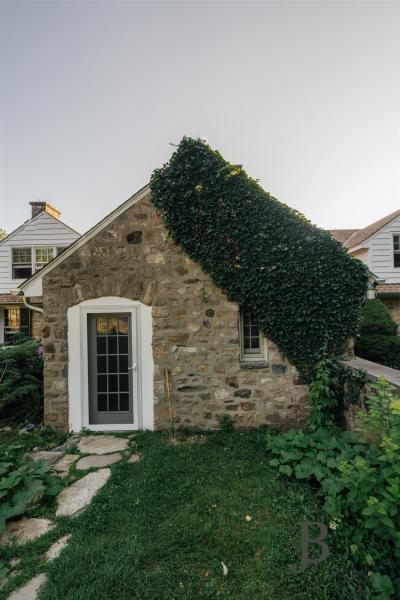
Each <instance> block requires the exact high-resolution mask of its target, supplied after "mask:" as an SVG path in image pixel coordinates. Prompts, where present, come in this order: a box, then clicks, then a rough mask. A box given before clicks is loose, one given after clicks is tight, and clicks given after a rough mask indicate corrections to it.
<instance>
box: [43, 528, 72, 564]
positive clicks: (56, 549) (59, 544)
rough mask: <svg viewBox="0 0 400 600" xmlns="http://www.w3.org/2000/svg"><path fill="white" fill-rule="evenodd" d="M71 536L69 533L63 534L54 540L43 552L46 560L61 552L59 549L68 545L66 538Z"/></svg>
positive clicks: (55, 556) (52, 558)
mask: <svg viewBox="0 0 400 600" xmlns="http://www.w3.org/2000/svg"><path fill="white" fill-rule="evenodd" d="M70 537H71V534H70V533H67V535H64V536H63V537H62V538H60V539H59V540H57V541H56V542H54V544H53V545H52V546H50V548H49V549H48V550H47V552H46V554H45V558H46V560H54V559H55V558H57V557H58V556H59V554H61V551H62V550H64V548H65V547H66V546H67V545H68V540H69V538H70Z"/></svg>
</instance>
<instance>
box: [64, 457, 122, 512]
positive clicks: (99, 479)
mask: <svg viewBox="0 0 400 600" xmlns="http://www.w3.org/2000/svg"><path fill="white" fill-rule="evenodd" d="M110 475H111V471H110V469H100V470H99V471H95V472H94V473H89V474H88V475H85V477H82V479H78V481H75V483H73V484H72V485H70V486H69V487H67V488H65V489H64V490H63V491H62V492H61V494H60V495H59V496H58V498H57V511H56V516H57V517H71V516H72V515H75V514H76V513H78V512H80V511H81V510H82V509H84V508H86V506H87V505H88V504H90V502H91V500H92V498H93V496H94V495H95V494H96V492H97V491H98V490H99V489H100V488H101V487H103V485H104V484H105V483H106V481H107V480H108V478H109V477H110Z"/></svg>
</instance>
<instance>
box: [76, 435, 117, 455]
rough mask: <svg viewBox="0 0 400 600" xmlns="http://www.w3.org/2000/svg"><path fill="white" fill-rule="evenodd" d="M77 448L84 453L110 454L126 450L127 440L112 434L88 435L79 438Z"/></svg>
mask: <svg viewBox="0 0 400 600" xmlns="http://www.w3.org/2000/svg"><path fill="white" fill-rule="evenodd" d="M78 448H79V451H80V452H85V453H86V454H112V453H113V452H121V450H126V449H127V448H128V440H127V439H126V438H120V437H115V436H114V435H88V436H87V437H84V438H82V439H81V441H80V442H79V444H78Z"/></svg>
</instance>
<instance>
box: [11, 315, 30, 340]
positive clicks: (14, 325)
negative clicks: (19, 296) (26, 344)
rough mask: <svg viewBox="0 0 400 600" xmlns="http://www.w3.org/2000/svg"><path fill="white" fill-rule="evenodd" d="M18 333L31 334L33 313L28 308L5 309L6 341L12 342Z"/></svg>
mask: <svg viewBox="0 0 400 600" xmlns="http://www.w3.org/2000/svg"><path fill="white" fill-rule="evenodd" d="M16 333H24V334H25V335H27V336H29V335H30V334H31V311H30V310H29V309H28V308H6V309H4V341H5V342H6V343H7V342H10V341H11V340H12V338H13V336H14V335H15V334H16Z"/></svg>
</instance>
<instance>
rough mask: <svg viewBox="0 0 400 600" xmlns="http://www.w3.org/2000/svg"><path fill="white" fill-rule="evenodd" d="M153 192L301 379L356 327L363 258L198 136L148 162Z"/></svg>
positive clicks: (336, 351)
mask: <svg viewBox="0 0 400 600" xmlns="http://www.w3.org/2000/svg"><path fill="white" fill-rule="evenodd" d="M151 192H152V200H153V202H154V204H155V206H156V207H157V208H158V209H159V211H160V213H161V216H162V217H163V219H164V221H165V223H166V225H167V228H168V230H169V231H170V233H171V235H172V237H173V239H174V240H175V241H176V242H178V243H179V244H180V246H181V247H182V248H183V250H184V251H185V252H186V253H187V254H188V255H189V256H190V257H191V258H192V259H194V260H196V261H197V262H198V263H199V264H200V265H201V267H202V268H203V270H204V271H205V272H206V273H208V274H209V275H210V277H211V278H212V280H213V281H214V283H215V284H216V285H217V286H218V287H219V288H221V289H222V290H224V291H225V293H226V294H227V296H228V297H229V299H230V300H232V301H234V302H236V303H237V304H239V306H241V307H242V308H246V309H249V310H250V311H251V312H252V314H253V315H254V317H255V318H256V319H257V322H258V323H259V324H260V327H261V329H262V331H263V332H264V333H265V335H266V336H267V337H268V338H269V339H271V340H272V341H273V342H275V343H276V344H277V346H278V347H279V349H280V350H281V351H282V352H283V354H285V356H287V358H288V359H289V360H290V362H291V363H292V364H293V365H295V366H296V367H298V369H299V371H300V373H301V375H302V379H303V380H305V379H308V380H309V378H310V374H311V372H312V366H313V365H314V364H315V362H316V361H317V360H318V359H319V357H320V354H321V350H322V349H323V348H325V349H326V353H327V354H328V355H334V356H336V355H340V354H341V353H342V351H343V350H344V347H345V343H346V340H347V339H348V338H350V337H353V336H354V335H355V333H356V331H357V329H358V322H359V312H360V309H361V306H362V304H363V302H364V299H365V295H366V287H367V281H368V274H367V269H366V267H365V265H363V264H362V263H361V262H360V261H359V260H355V259H353V258H352V257H351V256H350V255H349V254H348V253H347V252H346V250H345V249H344V248H343V247H342V246H341V244H339V243H338V242H336V241H335V240H334V239H332V237H331V236H330V235H329V233H327V232H325V231H323V230H322V229H318V228H317V227H315V226H313V225H312V224H311V223H310V222H309V221H308V220H307V219H306V218H305V217H304V216H303V215H301V214H300V213H299V212H298V211H296V210H293V209H290V208H289V207H288V206H286V205H285V204H282V203H281V202H279V201H278V200H276V199H275V198H273V197H272V196H270V194H268V193H266V192H265V191H264V190H263V189H262V188H261V187H260V185H259V184H258V183H257V182H256V181H254V180H252V179H250V178H249V177H248V176H247V175H246V173H245V172H244V171H243V169H242V168H240V167H237V166H234V165H231V164H229V163H228V162H226V161H225V160H224V159H223V158H222V156H221V155H220V154H219V153H218V152H214V151H213V150H212V149H211V148H210V147H209V146H208V145H206V144H205V143H203V142H202V141H200V140H193V139H190V138H183V140H182V141H181V143H180V144H179V146H178V148H177V150H176V152H174V154H173V155H172V157H171V159H170V161H169V163H167V164H166V165H165V166H164V167H163V168H162V169H158V170H156V171H154V173H153V175H152V178H151Z"/></svg>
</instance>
